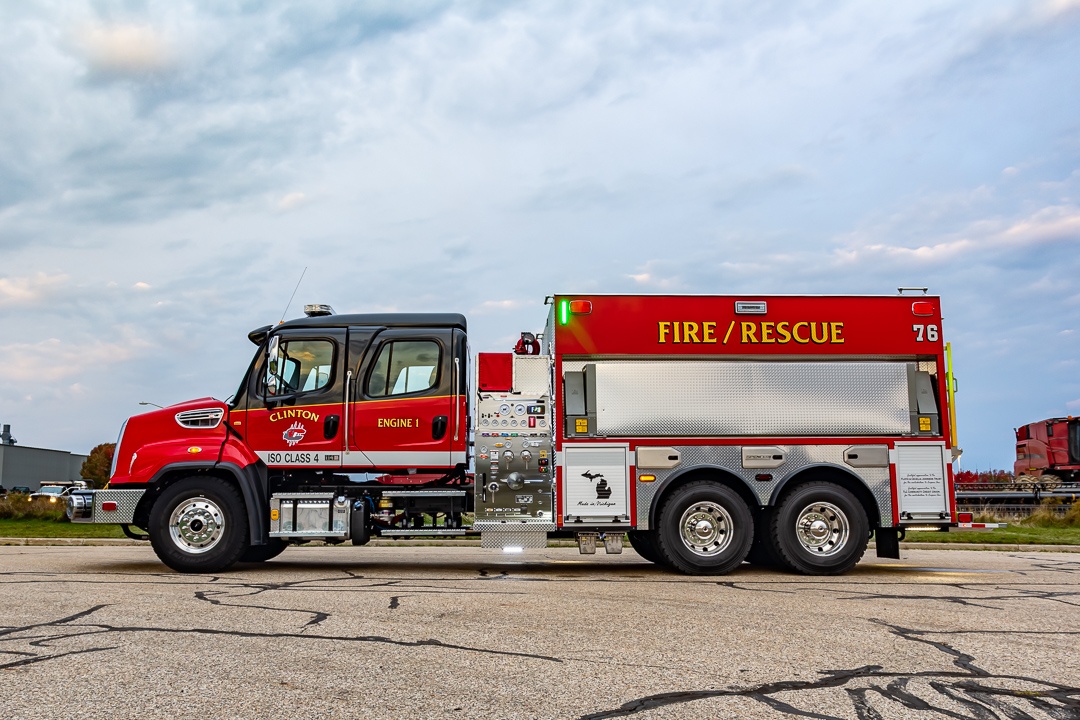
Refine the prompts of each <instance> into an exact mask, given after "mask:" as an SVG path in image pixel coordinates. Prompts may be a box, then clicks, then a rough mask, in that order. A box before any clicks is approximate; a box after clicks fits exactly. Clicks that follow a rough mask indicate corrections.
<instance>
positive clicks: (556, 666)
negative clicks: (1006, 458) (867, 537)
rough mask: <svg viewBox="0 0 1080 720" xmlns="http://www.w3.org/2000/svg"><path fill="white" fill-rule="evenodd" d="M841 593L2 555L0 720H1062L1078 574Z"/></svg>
mask: <svg viewBox="0 0 1080 720" xmlns="http://www.w3.org/2000/svg"><path fill="white" fill-rule="evenodd" d="M903 554H904V557H903V559H902V560H881V559H878V558H874V557H872V556H868V557H867V558H866V559H865V560H864V561H863V562H862V563H860V564H859V566H858V567H856V568H855V570H854V571H852V572H851V573H849V574H847V575H844V576H842V577H827V578H809V577H802V576H797V575H790V574H784V573H780V572H775V571H770V570H763V569H758V568H755V567H752V566H750V565H744V566H743V567H742V568H740V569H738V570H736V571H735V572H733V573H731V574H730V575H727V576H723V577H686V576H682V575H675V574H671V573H668V572H666V571H663V570H661V569H659V568H657V567H655V566H653V565H650V564H649V563H647V562H645V561H643V560H641V559H640V558H639V557H638V556H637V555H636V554H635V553H633V551H630V550H629V549H628V550H627V551H626V552H624V553H623V554H622V555H604V554H602V553H601V554H599V555H596V556H581V555H579V554H578V553H577V550H576V549H575V548H548V549H546V550H531V551H526V552H525V553H523V554H521V555H503V554H501V553H499V552H497V551H493V550H485V549H480V548H476V547H423V546H420V547H417V546H391V547H362V548H354V547H351V546H348V547H345V546H343V547H302V548H291V549H289V550H287V551H286V552H285V553H284V554H283V555H281V556H280V557H279V558H277V559H275V560H273V561H270V562H268V563H265V564H263V565H248V566H237V568H236V569H234V570H232V571H229V572H227V573H222V574H220V575H217V576H209V575H179V574H176V573H173V572H171V571H169V570H168V569H167V568H165V567H164V566H163V565H161V564H160V563H159V562H158V561H157V559H156V558H155V556H154V555H153V552H152V551H151V550H150V549H149V548H147V547H139V546H95V547H59V546H4V547H0V608H2V613H3V614H2V617H0V670H2V672H0V717H4V718H69V717H87V718H106V717H107V718H155V717H170V718H225V717H230V718H232V717H236V718H262V717H286V718H464V717H468V718H622V717H627V718H635V719H638V718H680V719H681V720H688V719H693V718H791V717H817V718H852V719H855V720H862V719H875V720H876V719H878V718H880V719H882V720H887V719H889V718H946V717H948V718H969V717H970V718H980V719H981V718H1069V717H1080V662H1078V661H1077V657H1078V653H1077V650H1076V648H1077V640H1078V637H1080V556H1078V555H1076V554H1068V553H1057V552H1024V551H1015V552H1008V551H1007V552H979V551H970V550H955V549H949V550H922V549H914V550H913V549H905V550H904V551H903Z"/></svg>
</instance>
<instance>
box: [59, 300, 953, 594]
mask: <svg viewBox="0 0 1080 720" xmlns="http://www.w3.org/2000/svg"><path fill="white" fill-rule="evenodd" d="M546 303H547V304H548V305H549V308H548V318H547V323H546V326H545V328H544V331H543V332H542V333H540V334H539V335H538V336H537V335H532V334H530V333H523V334H522V339H521V341H520V342H519V343H518V346H517V348H516V349H515V351H514V352H513V353H480V354H479V355H477V356H476V357H475V358H473V357H471V356H470V354H469V350H468V345H467V334H466V331H467V325H466V320H465V318H464V317H463V316H461V315H456V314H355V315H334V314H332V311H329V310H328V309H326V308H325V306H309V313H308V315H309V317H306V318H302V319H297V320H291V321H288V322H285V323H282V324H280V325H277V326H266V327H263V328H259V329H258V330H255V331H253V332H251V333H250V334H249V338H250V339H251V341H252V342H253V343H255V344H256V345H257V346H258V348H259V349H258V351H257V352H256V354H255V357H254V359H253V360H252V362H251V364H250V366H249V368H248V371H247V373H246V374H245V376H244V379H243V381H242V382H241V384H240V388H239V390H238V391H237V393H236V395H235V396H234V398H233V399H232V401H230V402H228V403H225V402H220V401H217V400H214V399H212V398H203V399H200V400H194V401H191V402H187V403H182V404H179V405H176V406H173V407H169V408H165V409H161V410H155V411H153V412H149V413H146V414H143V415H138V416H136V417H133V418H131V419H129V420H128V421H127V423H125V426H124V428H123V429H122V430H121V434H120V440H119V442H118V444H117V448H116V453H115V457H114V460H113V469H112V472H111V480H110V484H109V487H108V489H106V490H99V491H80V492H76V493H74V494H73V495H72V498H71V500H70V502H69V516H70V517H71V518H72V519H73V520H75V521H80V522H103V523H117V524H121V525H122V526H123V527H124V528H125V532H127V533H128V534H129V535H131V536H133V537H140V538H144V539H149V540H150V542H151V543H152V545H153V547H154V549H155V551H156V552H157V554H158V556H159V557H160V558H161V559H162V561H163V562H165V563H166V564H167V565H169V566H170V567H172V568H174V569H176V570H179V571H183V572H216V571H220V570H222V569H224V568H227V567H229V566H231V565H232V564H233V563H235V562H237V561H241V562H257V561H263V560H267V559H269V558H271V557H274V556H276V555H277V554H278V553H280V552H281V551H282V550H283V549H284V548H285V547H286V546H287V545H288V544H290V543H299V542H306V541H309V540H312V539H318V540H325V541H329V542H344V541H346V540H348V541H351V542H352V543H353V544H356V545H362V544H364V543H366V542H367V541H368V540H369V539H370V538H371V537H373V536H381V537H399V538H400V537H432V536H446V537H452V536H464V535H478V536H479V537H480V538H481V544H482V545H483V546H485V547H492V548H510V547H514V548H526V547H543V546H545V545H546V543H547V541H548V539H549V538H551V537H576V538H577V540H578V543H579V547H580V548H581V550H582V552H595V548H596V545H597V543H598V542H602V544H603V546H604V547H605V549H606V550H607V551H608V552H621V550H622V539H623V537H624V536H625V537H628V538H629V540H630V543H631V545H633V547H634V549H635V550H637V551H638V553H639V554H641V555H642V556H643V557H645V558H646V559H648V560H650V561H652V562H655V563H658V564H661V565H663V566H666V567H669V568H671V569H674V570H677V571H680V572H686V573H700V574H720V573H725V572H728V571H730V570H731V569H733V568H734V567H736V566H738V565H739V564H740V563H742V562H743V561H745V560H749V561H750V562H754V563H759V564H767V565H775V566H779V567H784V568H787V569H791V570H795V571H798V572H803V573H813V574H831V573H840V572H844V571H846V570H848V569H850V568H851V567H852V566H854V565H855V563H857V562H858V561H859V559H860V558H861V557H862V555H863V553H864V551H865V549H866V547H867V542H868V540H869V539H870V537H871V536H873V537H875V539H876V542H877V553H878V555H879V556H884V557H899V541H900V540H901V539H902V538H903V535H904V532H905V530H906V529H908V528H911V527H915V526H921V527H925V526H930V527H934V528H948V527H951V526H955V525H956V524H957V517H956V513H955V494H954V488H953V474H952V461H953V460H954V459H955V456H956V455H957V454H958V452H959V451H958V450H957V449H956V448H955V445H956V443H955V435H954V431H953V427H954V422H953V417H952V389H953V385H954V384H953V381H952V378H951V374H950V370H949V367H948V362H949V357H948V351H947V346H946V345H945V344H944V343H943V341H942V336H941V309H940V301H939V299H938V298H937V297H934V296H929V295H918V296H911V295H904V294H903V293H901V294H900V295H896V296H730V295H713V296H688V295H658V296H645V295H588V294H587V295H561V294H560V295H555V296H553V297H550V298H548V299H547V301H546Z"/></svg>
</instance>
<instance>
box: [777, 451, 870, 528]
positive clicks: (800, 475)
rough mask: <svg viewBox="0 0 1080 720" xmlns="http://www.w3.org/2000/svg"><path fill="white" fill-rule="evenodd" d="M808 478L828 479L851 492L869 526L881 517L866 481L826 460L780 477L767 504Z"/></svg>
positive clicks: (847, 469) (845, 468)
mask: <svg viewBox="0 0 1080 720" xmlns="http://www.w3.org/2000/svg"><path fill="white" fill-rule="evenodd" d="M809 480H828V481H830V482H833V483H836V484H838V485H840V486H841V487H843V488H845V489H846V490H849V491H850V492H852V493H853V494H854V495H855V499H857V500H858V501H859V503H860V504H861V505H862V506H863V509H865V510H866V515H867V518H868V519H869V521H870V526H871V527H874V525H875V524H876V522H877V521H878V519H879V518H880V517H881V508H879V507H878V502H877V498H875V497H874V494H873V493H872V492H871V491H870V487H869V486H868V485H867V484H866V481H865V480H863V479H862V478H861V477H859V476H858V475H857V474H855V473H854V472H852V471H851V469H850V468H847V467H844V466H843V465H837V464H836V463H827V462H823V463H814V464H813V465H806V466H804V467H801V468H799V469H798V470H795V471H794V472H792V473H790V474H788V475H785V476H784V477H782V478H781V479H780V482H778V483H776V486H775V487H774V488H773V490H772V494H771V495H770V496H769V506H770V507H772V506H775V505H776V504H777V503H778V502H779V501H780V496H781V495H783V494H784V492H785V491H786V490H787V489H788V487H789V486H791V484H792V483H802V482H804V481H809ZM837 480H840V482H837Z"/></svg>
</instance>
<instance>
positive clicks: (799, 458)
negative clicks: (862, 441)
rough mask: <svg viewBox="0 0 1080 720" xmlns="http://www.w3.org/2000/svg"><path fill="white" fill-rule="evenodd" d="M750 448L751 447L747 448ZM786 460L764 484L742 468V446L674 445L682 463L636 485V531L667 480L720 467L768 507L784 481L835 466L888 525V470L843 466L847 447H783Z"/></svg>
mask: <svg viewBox="0 0 1080 720" xmlns="http://www.w3.org/2000/svg"><path fill="white" fill-rule="evenodd" d="M747 447H752V446H747ZM783 447H784V449H785V450H786V455H785V457H786V459H785V461H784V463H783V465H781V466H780V467H778V468H776V469H775V470H774V472H773V473H772V475H773V477H772V479H770V480H767V481H760V480H755V479H754V476H755V475H757V474H759V473H760V472H761V471H760V470H756V469H753V468H744V467H742V456H743V452H742V451H743V447H742V446H739V445H677V446H675V448H676V449H677V450H678V451H679V453H680V454H681V456H682V463H681V464H680V465H679V466H678V467H677V468H673V469H671V470H652V469H650V470H649V473H650V474H652V475H655V476H656V480H655V481H654V482H637V485H636V491H637V517H636V527H637V528H638V529H639V530H647V529H649V528H650V513H651V510H652V505H653V502H654V501H655V499H656V496H657V493H659V492H660V490H661V488H663V487H664V485H665V481H667V480H668V478H671V477H674V476H676V475H681V474H682V473H684V472H687V471H688V470H693V469H697V468H708V469H715V468H720V469H723V470H726V471H727V472H728V473H730V474H732V475H734V476H735V477H737V478H739V479H740V480H742V482H743V483H745V484H746V486H747V487H748V488H750V491H751V492H752V493H753V494H754V497H756V498H757V502H758V505H761V506H765V505H768V504H770V502H771V499H772V496H773V493H774V492H775V491H776V489H777V488H778V487H779V486H780V485H781V484H783V483H784V482H785V481H786V480H787V478H790V477H791V476H793V475H795V474H796V473H798V472H799V471H801V470H805V469H807V468H809V467H835V468H837V470H838V471H839V472H846V473H847V474H848V475H853V476H855V477H857V478H859V479H860V480H862V482H863V483H865V484H866V487H867V488H868V489H869V490H870V493H871V494H872V495H873V497H874V500H875V501H876V503H877V507H878V513H879V515H880V517H882V518H884V519H885V522H886V524H888V525H891V524H892V489H891V483H890V478H889V468H888V467H873V468H853V467H850V466H847V465H845V463H844V452H845V450H850V449H851V448H852V447H853V446H851V445H785V446H783Z"/></svg>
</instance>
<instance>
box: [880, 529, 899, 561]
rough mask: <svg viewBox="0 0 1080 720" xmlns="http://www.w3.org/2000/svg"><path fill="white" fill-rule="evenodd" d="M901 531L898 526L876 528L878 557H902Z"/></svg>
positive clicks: (895, 558) (897, 558)
mask: <svg viewBox="0 0 1080 720" xmlns="http://www.w3.org/2000/svg"><path fill="white" fill-rule="evenodd" d="M901 532H902V531H901V530H897V529H896V528H876V529H875V530H874V542H875V544H876V545H877V556H878V557H880V558H892V559H894V560H899V559H900V533H901Z"/></svg>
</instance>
